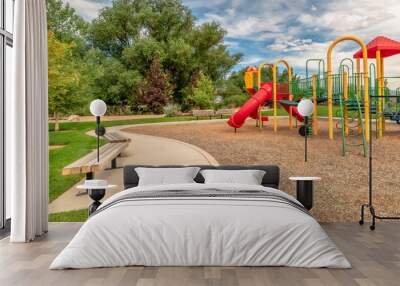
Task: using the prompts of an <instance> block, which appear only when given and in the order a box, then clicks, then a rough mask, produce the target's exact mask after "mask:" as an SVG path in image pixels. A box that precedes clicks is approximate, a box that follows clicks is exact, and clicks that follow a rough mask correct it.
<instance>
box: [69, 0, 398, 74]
mask: <svg viewBox="0 0 400 286" xmlns="http://www.w3.org/2000/svg"><path fill="white" fill-rule="evenodd" d="M64 1H66V2H69V3H70V4H71V6H72V7H74V8H75V9H76V11H77V12H78V13H79V14H80V15H82V16H83V17H84V18H85V19H87V20H90V19H93V18H95V17H96V16H97V14H98V11H99V10H100V9H101V8H103V7H105V6H107V5H111V2H112V1H110V0H64ZM183 3H184V4H185V5H186V6H188V7H190V8H191V10H192V12H193V14H194V15H195V16H196V17H197V19H198V20H197V21H198V23H199V24H201V23H203V22H205V21H217V22H218V23H220V24H221V25H222V27H223V28H224V29H226V30H227V32H228V34H227V37H226V44H228V46H229V49H230V51H232V52H241V53H242V54H243V55H244V57H243V60H242V62H241V63H240V64H239V65H238V66H237V67H236V68H241V67H245V66H248V65H257V64H259V63H261V62H273V61H274V60H276V59H278V58H284V59H287V60H288V61H289V63H290V64H291V65H292V66H293V67H294V69H295V72H296V73H298V74H303V73H304V70H305V61H306V59H307V58H325V57H326V51H327V47H328V46H329V43H330V42H331V41H333V40H334V39H335V38H336V37H338V36H342V35H345V34H353V35H357V36H358V37H360V38H361V39H363V40H364V41H365V42H368V41H369V40H371V39H372V38H374V37H375V36H377V35H385V36H388V37H391V38H393V39H395V40H398V41H400V1H398V0H383V1H382V0H381V1H376V0H353V1H349V0H336V1H324V0H313V1H311V0H293V1H287V0H252V1H249V0H208V1H204V0H183ZM356 50H357V46H356V45H354V44H341V45H339V46H338V48H337V49H336V50H335V53H334V63H335V62H338V59H340V58H344V57H347V56H351V55H352V54H353V52H354V51H356ZM386 71H387V74H389V73H390V74H394V73H397V74H399V75H400V55H399V56H397V57H393V58H391V59H390V60H388V61H387V64H386Z"/></svg>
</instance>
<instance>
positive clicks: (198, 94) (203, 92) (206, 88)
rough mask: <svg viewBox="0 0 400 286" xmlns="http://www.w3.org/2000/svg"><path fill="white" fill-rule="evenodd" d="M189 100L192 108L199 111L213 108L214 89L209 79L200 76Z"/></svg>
mask: <svg viewBox="0 0 400 286" xmlns="http://www.w3.org/2000/svg"><path fill="white" fill-rule="evenodd" d="M190 100H191V101H192V102H193V103H194V106H195V107H197V108H200V109H209V108H213V106H214V101H215V87H214V84H213V82H212V81H211V79H210V78H209V77H207V76H206V75H204V74H201V75H200V78H199V80H198V82H197V86H196V87H195V88H194V89H193V95H192V96H191V97H190Z"/></svg>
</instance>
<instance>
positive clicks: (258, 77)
mask: <svg viewBox="0 0 400 286" xmlns="http://www.w3.org/2000/svg"><path fill="white" fill-rule="evenodd" d="M265 67H269V68H273V66H272V64H269V63H262V64H260V65H259V66H258V72H257V86H258V90H260V89H261V83H262V71H263V69H264V68H265ZM261 112H262V106H260V107H259V108H258V127H259V128H260V130H261V129H262V128H263V126H264V122H263V121H262V120H261V119H262V114H261Z"/></svg>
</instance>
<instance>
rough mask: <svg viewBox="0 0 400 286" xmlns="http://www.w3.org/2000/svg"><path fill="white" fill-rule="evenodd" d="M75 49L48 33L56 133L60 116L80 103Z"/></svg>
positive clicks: (50, 84) (51, 95)
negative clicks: (74, 57) (73, 54)
mask: <svg viewBox="0 0 400 286" xmlns="http://www.w3.org/2000/svg"><path fill="white" fill-rule="evenodd" d="M73 48H74V44H73V43H71V44H66V43H62V42H60V41H59V40H57V39H56V38H55V36H54V33H52V32H48V53H49V59H48V81H49V91H48V94H49V112H50V113H52V114H54V118H55V122H56V123H55V131H58V130H59V116H60V114H63V113H67V112H68V111H70V110H71V109H73V108H74V107H76V106H77V105H79V102H80V98H79V96H78V93H77V90H78V86H79V72H77V70H78V69H77V66H76V63H75V62H74V59H73V57H72V49H73Z"/></svg>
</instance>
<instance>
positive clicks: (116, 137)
mask: <svg viewBox="0 0 400 286" xmlns="http://www.w3.org/2000/svg"><path fill="white" fill-rule="evenodd" d="M104 139H106V140H107V141H108V142H109V143H123V142H131V139H130V138H128V137H125V136H124V135H122V134H120V133H118V132H110V133H106V134H105V135H104Z"/></svg>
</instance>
